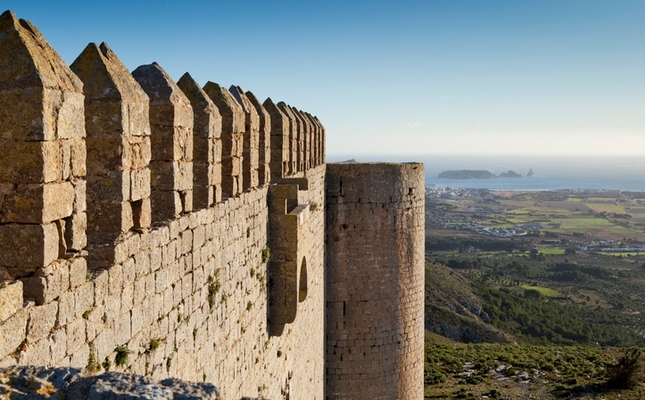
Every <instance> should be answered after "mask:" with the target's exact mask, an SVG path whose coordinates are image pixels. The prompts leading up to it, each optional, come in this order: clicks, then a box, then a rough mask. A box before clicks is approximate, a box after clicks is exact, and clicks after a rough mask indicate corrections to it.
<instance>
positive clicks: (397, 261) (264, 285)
mask: <svg viewBox="0 0 645 400" xmlns="http://www.w3.org/2000/svg"><path fill="white" fill-rule="evenodd" d="M0 32H1V33H2V34H4V35H5V36H4V37H3V38H2V39H0V54H3V55H4V54H12V57H13V54H16V58H15V60H14V59H13V58H12V62H9V63H7V62H6V61H3V60H7V59H8V57H0V105H1V106H2V107H0V145H2V146H4V147H3V149H5V150H6V149H9V150H10V151H9V152H4V153H3V154H0V251H2V252H3V259H2V261H0V366H8V365H15V364H21V365H25V364H32V365H42V366H48V367H53V366H64V367H74V368H79V369H86V370H87V372H88V373H94V372H97V371H100V370H104V369H106V368H110V369H112V370H116V371H120V372H126V373H130V374H139V375H146V376H148V377H152V378H155V379H164V378H167V377H173V378H181V379H188V380H195V381H198V380H199V381H209V382H213V383H215V384H217V385H218V386H219V388H220V391H221V395H222V398H241V397H253V398H274V399H277V398H284V397H285V396H286V397H289V398H307V399H318V400H322V399H323V396H324V392H325V390H327V392H328V393H331V394H330V395H328V396H327V398H335V397H334V396H336V394H335V393H337V389H336V388H333V389H329V388H330V387H331V386H328V389H325V385H326V383H325V381H326V379H327V385H330V376H333V377H335V378H336V377H337V378H338V382H337V383H338V387H339V388H341V387H342V388H344V389H343V390H349V391H351V390H355V389H356V388H357V387H358V388H361V387H363V386H364V385H370V386H373V387H374V388H375V390H376V389H378V390H383V391H387V390H390V389H392V388H398V389H392V390H399V391H398V392H396V393H397V395H391V396H389V395H387V396H385V397H388V396H389V398H410V399H412V398H414V399H417V398H420V397H419V396H418V395H419V392H418V390H415V389H414V388H413V385H414V384H417V385H418V387H421V384H422V379H423V377H422V374H421V375H419V371H422V368H423V363H422V362H421V363H419V360H418V359H417V358H418V354H416V353H415V349H417V348H418V347H419V346H421V348H422V346H423V331H422V329H421V330H419V324H418V322H419V321H423V303H422V300H423V299H422V295H421V296H419V294H420V293H422V288H423V273H422V271H421V272H420V271H419V268H421V270H422V266H423V257H422V254H421V256H419V251H418V248H419V247H418V238H419V237H422V236H423V235H422V232H423V211H422V209H423V187H422V179H421V178H419V177H420V176H422V172H419V171H421V170H419V169H418V168H419V167H418V165H417V167H412V166H407V165H397V166H387V167H384V165H383V164H375V165H353V166H351V167H349V166H348V167H346V168H347V169H345V170H344V172H343V174H349V176H350V177H351V179H354V180H355V182H356V183H355V185H354V186H352V185H349V186H348V185H344V186H343V187H342V188H341V187H340V185H338V184H336V183H334V182H335V181H334V176H336V175H335V174H337V172H338V170H339V168H340V167H337V166H331V167H329V166H327V165H325V161H324V159H325V149H324V145H325V136H324V128H323V126H322V124H321V123H320V121H319V120H318V118H317V117H315V116H312V115H311V114H309V113H307V112H304V111H299V110H298V109H296V108H295V107H291V106H288V105H287V104H285V103H284V102H280V103H278V104H277V105H276V104H274V103H273V101H272V100H271V99H270V98H269V99H267V100H266V101H264V102H263V103H262V104H260V102H259V101H258V100H257V98H256V97H255V96H254V95H253V94H252V93H251V92H246V93H245V92H244V91H242V89H241V88H239V87H236V86H232V87H231V89H230V91H229V90H227V89H225V88H223V87H221V86H219V85H218V84H216V83H213V82H208V83H207V84H206V85H205V86H204V87H203V88H200V87H199V85H198V84H197V83H196V82H195V81H194V80H193V79H192V78H191V76H190V75H189V74H188V73H186V74H185V75H184V76H183V77H182V78H181V79H180V80H179V82H178V83H177V84H175V83H174V81H173V80H172V79H171V78H170V77H169V76H168V75H167V74H166V73H165V72H164V71H163V69H162V68H161V67H160V66H159V65H157V64H156V63H153V64H151V65H146V66H141V67H139V68H137V69H136V70H135V71H133V72H132V74H130V73H128V71H127V70H126V69H125V67H124V66H123V65H122V64H121V62H120V61H119V60H118V57H117V56H116V55H115V54H114V53H113V52H112V50H110V49H109V47H108V46H107V45H106V44H105V43H102V44H100V45H96V44H92V43H91V44H89V45H88V46H87V47H86V48H85V50H83V52H82V53H81V55H79V57H78V58H77V59H76V60H75V61H74V63H73V64H72V67H71V69H70V68H68V67H67V66H66V65H65V64H64V62H62V60H60V57H58V55H57V54H56V53H55V52H54V51H53V49H51V47H49V45H48V44H47V43H46V42H45V41H44V39H43V38H42V36H41V35H40V33H38V32H37V31H36V30H35V28H33V27H32V26H31V25H30V24H28V23H27V22H26V21H21V20H20V21H19V20H17V18H16V17H15V15H13V14H12V13H10V12H7V13H4V14H2V16H0ZM14 64H16V65H19V66H21V67H20V68H18V69H16V68H15V65H14ZM45 67H46V68H45ZM7 71H10V72H11V71H13V72H11V73H7ZM20 74H26V75H20ZM77 75H78V76H77ZM16 76H17V77H18V78H16V79H14V78H15V77H16ZM83 82H84V85H83ZM43 110H45V111H46V112H43ZM45 114H46V115H45ZM29 118H31V119H30V120H29V121H31V120H34V119H35V120H36V121H39V123H36V124H35V125H32V124H31V123H30V122H29V123H28V122H27V119H29ZM415 165H416V164H415ZM342 168H345V167H342ZM388 168H389V169H388ZM414 168H417V170H415V171H413V169H414ZM328 169H329V170H328ZM386 170H387V171H390V170H391V171H395V172H393V173H384V172H383V171H386ZM396 171H398V172H396ZM410 188H413V189H414V190H412V191H410V190H409V189H410ZM353 190H358V192H355V191H353ZM359 192H360V194H358V193H359ZM363 193H364V194H363ZM369 196H372V199H371V200H370V199H369ZM392 199H394V200H392ZM328 204H330V205H331V206H330V207H328ZM383 204H388V207H387V208H383ZM86 213H87V214H86ZM343 218H344V219H345V220H344V221H345V222H342V221H341V219H343ZM325 235H327V239H329V237H330V235H337V236H338V238H339V239H342V240H341V243H342V244H343V245H342V246H341V245H340V244H336V245H334V244H333V243H330V242H329V240H327V242H326V236H325ZM343 235H344V237H343ZM381 236H382V237H381ZM88 241H89V245H88V244H87V243H88ZM401 244H402V245H403V247H402V248H401V249H399V250H396V249H397V248H398V247H397V246H399V245H401ZM333 246H335V247H333ZM330 249H332V250H330ZM333 249H335V250H333ZM330 252H331V253H330ZM391 253H395V254H391ZM356 257H358V258H361V257H362V259H363V260H364V265H361V266H360V268H356V266H355V265H351V266H348V268H346V269H343V268H342V267H343V266H344V264H343V262H345V261H346V260H349V259H353V258H356ZM375 260H384V261H383V262H388V263H390V262H391V264H392V265H409V266H410V268H408V269H407V270H405V271H404V268H403V269H401V268H400V269H397V268H393V269H392V270H391V271H390V270H388V271H389V272H387V273H386V272H384V271H378V273H371V272H372V271H371V270H370V271H369V272H370V273H366V271H367V269H368V268H371V267H370V265H371V264H370V263H373V262H375ZM339 267H341V268H340V269H341V271H342V273H337V271H338V270H339ZM326 271H327V272H326ZM406 271H407V272H406ZM326 274H327V276H326ZM379 274H381V275H379ZM388 274H389V275H388ZM16 278H19V279H20V280H16ZM390 281H396V282H399V283H400V284H399V285H396V287H395V288H392V287H390V286H391V285H385V284H384V282H390ZM404 291H405V293H404ZM325 292H327V298H325ZM408 292H409V293H408ZM404 298H406V299H407V300H405V301H404V300H403V299H404ZM326 309H327V315H325V310H326ZM343 310H344V311H345V315H343ZM343 317H345V319H344V320H343V319H342V318H343ZM334 318H337V319H339V318H340V319H339V320H335V319H334ZM325 319H327V320H326V321H325ZM326 325H327V327H325V326H326ZM421 327H422V325H421ZM325 335H327V336H328V340H326V339H325ZM335 335H337V336H335ZM399 342H401V343H403V344H401V343H399ZM373 346H376V348H377V349H378V352H374V351H372V349H373ZM339 349H340V350H339ZM345 350H347V351H346V352H345ZM350 351H351V354H352V355H351V356H349V354H350ZM125 353H128V357H127V360H125V359H124V358H123V357H124V354H125ZM363 353H364V354H365V356H363V357H362V358H361V357H360V356H359V354H363ZM340 354H343V357H345V358H344V359H343V360H344V361H342V362H341V361H340V360H339V357H340ZM419 354H421V353H419ZM390 356H391V357H393V359H396V360H398V361H397V364H396V365H394V366H390V365H387V363H386V365H384V363H380V362H379V360H381V359H382V358H383V357H390ZM421 361H422V360H421ZM121 362H122V363H121ZM326 363H327V364H326ZM325 368H327V373H326V372H325ZM379 368H380V369H379ZM363 370H365V371H370V372H369V374H368V375H365V374H362V372H363ZM326 376H327V378H326ZM384 383H385V386H387V388H383V386H384ZM378 390H376V391H371V389H370V390H364V391H362V392H361V394H360V395H358V394H356V392H351V393H353V394H352V398H361V396H367V395H368V393H376V394H375V395H374V397H371V398H379V396H380V395H379V394H378V393H377V391H378ZM381 393H384V392H381ZM388 393H390V392H388ZM354 394H356V395H355V396H354ZM421 395H422V392H421ZM382 397H383V396H382ZM363 398H364V397H363Z"/></svg>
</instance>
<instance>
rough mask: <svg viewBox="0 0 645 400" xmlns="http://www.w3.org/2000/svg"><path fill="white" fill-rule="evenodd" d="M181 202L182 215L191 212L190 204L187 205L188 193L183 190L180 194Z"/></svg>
mask: <svg viewBox="0 0 645 400" xmlns="http://www.w3.org/2000/svg"><path fill="white" fill-rule="evenodd" d="M179 200H180V201H181V212H182V213H187V212H190V208H189V207H188V204H187V201H188V193H186V191H185V190H182V191H180V192H179Z"/></svg>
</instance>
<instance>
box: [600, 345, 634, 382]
mask: <svg viewBox="0 0 645 400" xmlns="http://www.w3.org/2000/svg"><path fill="white" fill-rule="evenodd" d="M641 356H642V352H641V350H640V349H631V350H625V354H623V355H622V357H620V359H618V362H617V363H616V364H608V365H607V367H606V370H605V375H606V376H607V386H609V387H610V388H615V389H631V388H634V387H636V385H638V383H639V382H640V380H641V378H642V372H643V371H642V370H643V364H642V360H641Z"/></svg>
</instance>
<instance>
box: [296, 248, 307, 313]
mask: <svg viewBox="0 0 645 400" xmlns="http://www.w3.org/2000/svg"><path fill="white" fill-rule="evenodd" d="M298 289H299V291H298V301H299V302H303V301H305V299H306V298H307V259H306V258H305V257H302V265H301V266H300V282H299V285H298Z"/></svg>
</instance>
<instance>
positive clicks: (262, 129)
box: [246, 92, 271, 185]
mask: <svg viewBox="0 0 645 400" xmlns="http://www.w3.org/2000/svg"><path fill="white" fill-rule="evenodd" d="M246 97H247V98H248V100H249V101H250V102H251V104H252V105H253V107H254V108H255V111H256V112H257V114H258V117H259V119H260V124H259V127H258V132H259V137H258V184H259V185H266V184H268V183H269V182H270V180H271V170H270V166H269V165H270V163H271V116H270V115H269V112H268V111H267V110H266V109H265V108H264V107H263V106H262V104H261V103H260V101H259V100H258V99H257V97H255V95H254V94H253V93H251V92H246Z"/></svg>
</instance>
